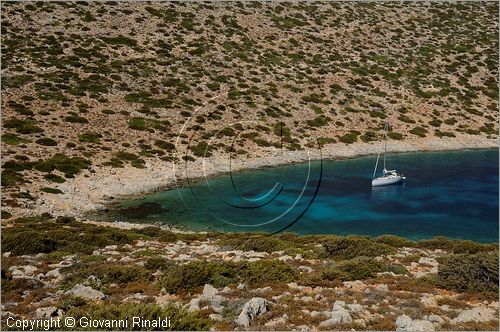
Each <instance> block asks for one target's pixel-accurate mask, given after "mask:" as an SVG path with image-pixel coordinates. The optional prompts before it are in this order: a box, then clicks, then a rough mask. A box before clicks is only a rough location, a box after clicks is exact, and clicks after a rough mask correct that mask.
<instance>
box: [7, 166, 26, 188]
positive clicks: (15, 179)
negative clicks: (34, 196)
mask: <svg viewBox="0 0 500 332" xmlns="http://www.w3.org/2000/svg"><path fill="white" fill-rule="evenodd" d="M1 178H2V187H10V186H15V185H16V184H17V183H21V182H23V181H24V178H23V175H22V174H21V173H18V172H16V171H13V170H10V169H5V170H3V171H2V176H1Z"/></svg>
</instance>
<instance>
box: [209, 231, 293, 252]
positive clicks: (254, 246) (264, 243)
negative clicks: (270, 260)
mask: <svg viewBox="0 0 500 332" xmlns="http://www.w3.org/2000/svg"><path fill="white" fill-rule="evenodd" d="M219 244H220V245H221V246H226V247H229V248H230V249H231V250H243V251H250V250H254V251H260V252H267V253H271V252H273V251H281V250H290V249H296V248H297V246H296V245H295V243H292V242H288V241H284V240H281V239H278V238H277V237H276V236H259V237H255V236H250V237H248V236H246V237H245V238H242V237H234V236H232V235H229V236H227V237H225V238H222V239H220V240H219Z"/></svg>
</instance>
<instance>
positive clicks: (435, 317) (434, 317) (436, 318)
mask: <svg viewBox="0 0 500 332" xmlns="http://www.w3.org/2000/svg"><path fill="white" fill-rule="evenodd" d="M427 320H428V321H429V322H431V323H437V324H439V325H441V324H443V323H444V319H443V318H441V316H438V315H429V317H427Z"/></svg>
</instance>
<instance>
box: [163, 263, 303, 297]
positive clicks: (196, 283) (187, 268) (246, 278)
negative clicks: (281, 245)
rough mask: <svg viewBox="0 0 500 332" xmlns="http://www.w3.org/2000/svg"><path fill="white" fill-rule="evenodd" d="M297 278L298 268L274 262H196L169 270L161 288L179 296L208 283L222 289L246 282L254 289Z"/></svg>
mask: <svg viewBox="0 0 500 332" xmlns="http://www.w3.org/2000/svg"><path fill="white" fill-rule="evenodd" d="M297 276H298V273H297V271H296V270H295V269H293V268H292V267H290V266H289V265H287V264H286V263H283V262H280V261H275V260H260V261H257V262H239V263H233V262H208V261H193V262H189V263H188V264H185V265H177V266H176V267H175V268H170V269H169V270H168V272H167V273H166V274H165V277H164V278H163V280H162V282H161V286H162V287H165V289H166V291H167V292H170V293H178V292H186V291H194V290H196V289H197V288H200V287H201V286H203V285H205V284H207V283H209V284H212V285H213V286H214V287H218V288H219V287H224V286H227V285H230V284H237V283H239V282H244V283H247V284H249V285H250V286H252V287H254V286H260V285H269V284H270V283H273V282H290V281H292V280H294V279H295V278H296V277H297Z"/></svg>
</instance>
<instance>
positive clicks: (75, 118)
mask: <svg viewBox="0 0 500 332" xmlns="http://www.w3.org/2000/svg"><path fill="white" fill-rule="evenodd" d="M64 121H66V122H71V123H89V121H88V120H87V119H85V118H84V117H81V116H79V115H78V114H76V113H71V114H70V115H68V116H66V117H65V118H64Z"/></svg>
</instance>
